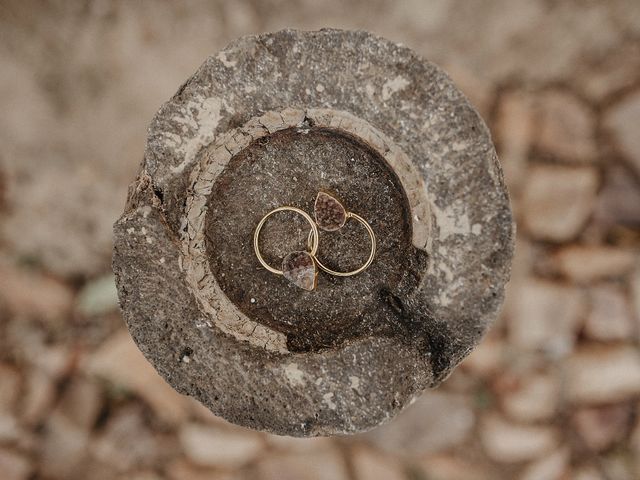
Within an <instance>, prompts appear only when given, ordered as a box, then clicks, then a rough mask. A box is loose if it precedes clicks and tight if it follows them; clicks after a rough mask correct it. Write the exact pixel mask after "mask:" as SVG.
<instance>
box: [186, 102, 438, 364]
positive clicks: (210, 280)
mask: <svg viewBox="0 0 640 480" xmlns="http://www.w3.org/2000/svg"><path fill="white" fill-rule="evenodd" d="M305 122H307V123H305ZM309 124H311V125H313V126H314V127H317V128H327V129H333V130H338V131H342V132H346V133H347V134H350V135H352V136H354V137H356V138H357V139H358V140H360V141H362V142H365V143H366V144H367V145H369V146H370V147H371V148H372V149H374V150H375V151H376V152H377V153H378V154H379V155H380V156H381V157H383V158H384V159H385V161H386V162H387V164H388V165H389V167H390V168H391V169H392V171H393V172H394V173H395V174H396V175H397V176H398V179H399V180H400V184H401V185H402V188H403V190H404V193H405V195H406V197H407V199H408V203H409V208H410V210H411V219H412V239H413V244H414V246H415V247H416V248H420V249H422V250H426V251H428V250H429V247H430V242H429V239H430V238H431V235H430V232H431V214H430V209H429V200H428V198H427V191H426V186H425V184H424V181H423V180H422V177H421V176H420V175H419V173H418V172H417V171H416V169H415V166H414V165H413V164H412V163H411V161H410V159H409V158H408V157H407V155H406V154H405V153H404V152H403V151H402V150H401V149H400V147H398V145H396V144H395V142H393V141H392V140H391V139H390V138H388V137H387V136H386V135H384V134H383V133H382V132H380V131H379V130H377V129H376V128H375V127H373V126H372V125H371V124H369V123H368V122H366V121H364V120H361V119H358V118H356V117H355V116H353V115H352V114H350V113H348V112H345V111H337V110H331V109H321V108H310V109H306V110H302V109H294V108H287V109H284V110H282V111H281V112H274V111H272V112H267V113H265V114H264V115H262V116H260V117H254V118H252V119H250V120H249V121H248V122H246V123H245V124H244V125H242V126H241V127H238V128H235V129H232V130H229V131H228V132H225V133H224V134H222V135H220V137H218V138H217V139H216V140H215V141H214V142H213V143H212V144H211V145H210V146H208V147H206V148H205V149H203V151H202V152H201V154H200V155H199V156H198V158H199V161H198V162H197V163H196V164H195V166H194V168H193V171H192V173H191V177H190V184H189V188H188V189H187V191H188V192H189V193H188V194H187V201H186V207H185V212H184V216H183V217H182V220H181V223H182V224H184V225H185V226H186V228H184V229H183V233H182V239H181V256H180V268H181V269H182V270H183V271H184V272H185V279H186V281H187V284H188V285H189V287H190V290H191V292H192V293H193V295H194V296H195V297H196V299H197V300H198V302H199V304H200V306H201V307H202V309H203V311H204V312H206V313H207V314H208V315H209V318H210V319H211V321H212V322H213V324H214V325H215V326H216V327H217V328H219V329H220V330H222V331H223V332H224V333H226V334H229V335H231V336H233V337H234V338H236V339H237V340H240V341H246V342H249V343H250V344H251V345H253V346H255V347H259V348H265V349H267V350H269V351H273V352H278V353H281V354H287V353H290V352H289V350H288V349H287V337H286V335H285V334H283V333H281V332H278V331H276V330H274V329H271V328H269V327H267V326H265V325H262V324H260V323H257V322H255V321H253V320H251V319H250V318H249V317H248V316H247V315H245V314H244V313H242V312H241V311H240V309H238V307H237V306H236V305H235V304H234V303H233V302H231V300H229V298H228V297H227V296H226V295H225V294H224V292H223V291H222V289H221V287H220V284H219V283H218V281H217V280H216V277H215V275H214V274H213V272H212V271H211V267H210V265H209V261H208V258H207V249H206V242H205V236H206V232H205V218H206V214H207V202H208V201H209V197H210V195H211V191H212V189H213V185H214V183H215V181H216V179H217V178H218V176H219V175H220V174H221V173H222V171H223V170H224V168H225V167H226V166H227V164H228V163H229V161H230V160H231V158H232V157H233V156H234V155H236V154H238V153H239V152H240V151H241V150H243V149H244V148H246V147H248V146H249V144H251V142H254V141H255V140H257V139H259V138H262V137H265V136H267V135H271V134H273V133H275V132H278V131H281V130H285V129H289V128H298V129H304V128H305V125H309Z"/></svg>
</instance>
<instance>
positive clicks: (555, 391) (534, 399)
mask: <svg viewBox="0 0 640 480" xmlns="http://www.w3.org/2000/svg"><path fill="white" fill-rule="evenodd" d="M560 389H561V382H560V379H559V378H558V377H557V376H555V375H553V374H552V373H550V372H547V373H534V374H529V375H526V374H525V375H522V378H521V379H520V381H518V382H517V383H516V384H515V386H514V388H513V390H511V391H507V392H505V393H503V394H502V396H501V402H502V407H503V408H504V410H505V411H506V413H507V414H508V415H509V416H510V417H511V418H513V419H514V420H519V421H522V422H536V421H541V420H548V419H550V418H552V417H553V416H554V415H555V414H556V411H557V408H558V402H559V399H560Z"/></svg>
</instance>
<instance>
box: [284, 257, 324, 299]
mask: <svg viewBox="0 0 640 480" xmlns="http://www.w3.org/2000/svg"><path fill="white" fill-rule="evenodd" d="M282 273H283V275H284V278H286V279H287V280H289V281H290V282H291V283H293V284H294V285H295V286H297V287H300V288H303V289H305V290H313V289H314V288H316V283H317V276H318V270H317V268H316V262H315V260H314V259H313V257H312V256H311V255H310V254H309V252H291V253H290V254H288V255H287V256H286V257H284V259H283V260H282Z"/></svg>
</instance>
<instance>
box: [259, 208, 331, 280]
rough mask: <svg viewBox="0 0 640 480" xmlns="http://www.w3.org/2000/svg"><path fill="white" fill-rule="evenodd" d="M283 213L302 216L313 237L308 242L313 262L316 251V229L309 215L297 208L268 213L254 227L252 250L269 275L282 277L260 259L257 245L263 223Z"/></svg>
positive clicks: (281, 272)
mask: <svg viewBox="0 0 640 480" xmlns="http://www.w3.org/2000/svg"><path fill="white" fill-rule="evenodd" d="M284 211H290V212H295V213H299V214H300V215H302V216H303V217H304V218H305V220H306V221H307V222H309V225H311V232H310V234H311V235H313V241H312V242H310V245H309V243H308V245H309V247H310V249H311V251H310V252H309V255H311V257H312V258H313V259H314V260H315V255H316V252H317V251H318V238H319V235H318V227H317V226H316V224H315V222H314V221H313V219H312V218H311V216H309V214H307V212H305V211H303V210H300V209H299V208H296V207H287V206H285V207H278V208H275V209H273V210H271V211H270V212H269V213H267V214H266V215H265V216H264V217H262V220H260V223H258V226H257V227H256V231H255V233H254V234H253V249H254V250H255V252H256V257H258V261H259V262H260V264H261V265H262V266H263V267H264V268H266V269H267V270H269V271H270V272H271V273H275V274H276V275H284V272H283V271H282V270H278V269H277V268H273V267H272V266H271V265H269V264H268V263H267V262H265V260H264V258H262V254H261V253H260V247H259V245H258V243H259V237H260V231H261V230H262V227H263V225H264V223H265V222H266V221H267V219H268V218H269V217H270V216H271V215H273V214H274V213H277V212H284Z"/></svg>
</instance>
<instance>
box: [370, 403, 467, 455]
mask: <svg viewBox="0 0 640 480" xmlns="http://www.w3.org/2000/svg"><path fill="white" fill-rule="evenodd" d="M474 421H475V419H474V414H473V411H472V410H471V408H470V407H469V405H468V403H467V401H466V400H465V399H464V397H463V396H460V395H453V394H448V393H443V392H427V393H426V394H424V395H423V396H422V397H420V398H419V399H418V400H416V402H415V403H414V404H413V405H411V406H410V407H408V408H407V409H406V411H404V412H403V413H402V414H401V415H399V416H398V418H397V419H395V420H394V421H393V422H389V423H387V424H384V425H382V426H380V427H378V428H376V429H375V430H372V431H371V432H368V433H365V434H364V435H363V436H362V437H363V438H366V439H367V440H369V441H370V442H372V443H373V444H375V445H376V446H377V447H378V448H380V449H381V450H385V451H387V452H390V453H395V454H400V455H424V454H426V453H434V452H437V451H440V450H444V449H446V448H448V447H450V446H452V445H456V444H458V443H461V442H463V441H464V440H465V439H466V438H467V436H468V435H469V434H470V433H471V429H472V428H473V425H474Z"/></svg>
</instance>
